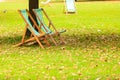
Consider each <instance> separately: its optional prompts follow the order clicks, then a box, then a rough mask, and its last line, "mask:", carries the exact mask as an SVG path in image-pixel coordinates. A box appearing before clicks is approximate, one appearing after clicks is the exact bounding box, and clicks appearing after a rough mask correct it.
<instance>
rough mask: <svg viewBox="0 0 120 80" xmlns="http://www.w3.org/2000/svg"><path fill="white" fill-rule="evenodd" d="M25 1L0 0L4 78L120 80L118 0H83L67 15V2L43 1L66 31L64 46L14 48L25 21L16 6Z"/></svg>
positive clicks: (0, 68)
mask: <svg viewBox="0 0 120 80" xmlns="http://www.w3.org/2000/svg"><path fill="white" fill-rule="evenodd" d="M27 4H28V3H22V2H21V3H10V2H6V3H0V80H119V79H120V68H119V67H120V57H119V56H120V54H119V53H120V9H119V8H120V2H79V3H76V8H77V13H76V14H68V15H66V14H63V8H64V4H63V3H51V5H52V7H49V6H42V7H43V8H44V9H45V10H46V12H47V14H48V15H49V17H50V18H51V20H52V21H53V23H54V25H56V27H57V29H58V30H60V29H62V28H63V29H66V30H67V32H66V33H64V34H62V36H63V38H64V40H65V41H66V44H65V45H60V46H54V45H51V47H46V49H41V48H40V47H39V46H38V45H31V46H21V47H13V45H14V44H16V43H18V42H20V41H21V37H22V33H23V31H24V26H25V24H24V22H23V20H22V19H21V17H20V15H19V14H18V12H17V10H18V9H24V8H27ZM40 6H41V5H40ZM4 10H6V13H4V12H3V11H4Z"/></svg>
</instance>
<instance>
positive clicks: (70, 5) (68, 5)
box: [64, 0, 76, 13]
mask: <svg viewBox="0 0 120 80" xmlns="http://www.w3.org/2000/svg"><path fill="white" fill-rule="evenodd" d="M64 2H65V13H75V12H76V8H75V0H65V1H64Z"/></svg>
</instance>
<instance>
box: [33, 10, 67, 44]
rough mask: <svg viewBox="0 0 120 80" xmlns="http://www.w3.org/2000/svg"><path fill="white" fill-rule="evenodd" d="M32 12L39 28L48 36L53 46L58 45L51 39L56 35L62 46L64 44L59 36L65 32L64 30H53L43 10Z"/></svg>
mask: <svg viewBox="0 0 120 80" xmlns="http://www.w3.org/2000/svg"><path fill="white" fill-rule="evenodd" d="M33 12H34V14H35V15H36V17H37V20H38V24H39V26H40V27H41V29H42V30H43V31H44V32H45V33H46V34H48V35H49V37H50V38H51V40H52V41H53V42H54V44H55V45H58V43H57V41H55V39H54V38H53V36H54V35H57V36H58V38H59V39H60V41H61V43H63V44H64V43H65V42H64V40H63V38H62V37H61V36H60V34H61V33H63V32H66V30H61V31H57V29H56V28H55V26H54V25H53V23H52V21H51V20H50V19H49V17H48V15H47V14H46V12H45V11H44V9H43V8H40V9H33ZM45 19H46V20H47V21H48V25H47V24H46V22H45Z"/></svg>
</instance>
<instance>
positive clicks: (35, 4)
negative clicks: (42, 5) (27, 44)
mask: <svg viewBox="0 0 120 80" xmlns="http://www.w3.org/2000/svg"><path fill="white" fill-rule="evenodd" d="M37 8H39V0H29V12H30V14H31V15H32V17H33V18H34V20H35V21H36V17H35V15H34V13H33V11H32V9H37ZM30 21H31V20H30ZM31 23H32V22H31ZM32 24H33V23H32ZM27 35H28V36H29V35H30V32H29V30H28V31H27Z"/></svg>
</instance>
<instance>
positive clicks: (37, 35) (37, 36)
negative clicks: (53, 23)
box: [15, 9, 49, 48]
mask: <svg viewBox="0 0 120 80" xmlns="http://www.w3.org/2000/svg"><path fill="white" fill-rule="evenodd" d="M18 12H19V13H20V15H21V17H22V18H23V19H24V21H25V23H26V27H25V32H24V34H23V36H22V41H21V42H20V43H18V44H16V45H15V46H20V45H22V44H24V43H27V42H31V41H37V43H38V44H39V46H40V47H41V48H44V47H43V45H42V43H41V42H40V41H41V40H43V41H44V42H45V43H46V44H47V45H49V43H48V41H47V40H46V33H44V32H43V31H42V30H40V28H39V27H38V25H37V24H36V22H35V21H34V19H33V17H32V16H31V14H30V13H29V11H28V10H27V9H25V10H18ZM29 18H30V19H31V21H32V22H33V25H32V24H31V22H30V20H29ZM35 28H37V30H38V31H37V30H36V29H35ZM27 29H28V30H29V31H30V32H31V36H30V37H29V38H28V39H25V36H26V32H27Z"/></svg>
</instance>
